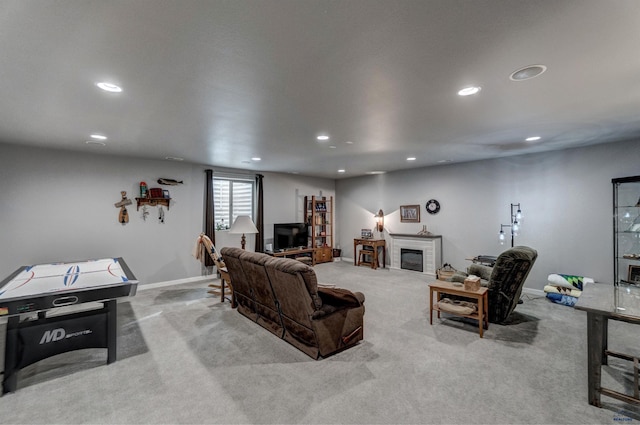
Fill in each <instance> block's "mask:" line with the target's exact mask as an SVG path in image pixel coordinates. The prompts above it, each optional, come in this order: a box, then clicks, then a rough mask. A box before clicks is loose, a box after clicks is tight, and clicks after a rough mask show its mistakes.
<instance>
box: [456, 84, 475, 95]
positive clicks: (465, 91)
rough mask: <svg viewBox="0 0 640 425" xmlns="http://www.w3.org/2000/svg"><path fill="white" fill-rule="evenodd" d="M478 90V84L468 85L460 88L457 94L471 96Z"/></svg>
mask: <svg viewBox="0 0 640 425" xmlns="http://www.w3.org/2000/svg"><path fill="white" fill-rule="evenodd" d="M479 91H480V87H479V86H469V87H465V88H463V89H461V90H460V91H459V92H458V94H459V95H460V96H471V95H472V94H476V93H478V92H479Z"/></svg>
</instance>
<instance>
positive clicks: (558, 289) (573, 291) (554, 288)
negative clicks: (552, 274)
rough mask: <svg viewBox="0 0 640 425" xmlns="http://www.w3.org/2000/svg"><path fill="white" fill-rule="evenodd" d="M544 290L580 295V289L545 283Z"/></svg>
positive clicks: (572, 295) (553, 292) (574, 295)
mask: <svg viewBox="0 0 640 425" xmlns="http://www.w3.org/2000/svg"><path fill="white" fill-rule="evenodd" d="M544 292H547V293H552V294H561V295H569V296H571V297H576V298H577V297H579V296H580V295H582V291H580V290H578V289H573V288H572V289H569V288H564V287H562V286H554V285H545V287H544Z"/></svg>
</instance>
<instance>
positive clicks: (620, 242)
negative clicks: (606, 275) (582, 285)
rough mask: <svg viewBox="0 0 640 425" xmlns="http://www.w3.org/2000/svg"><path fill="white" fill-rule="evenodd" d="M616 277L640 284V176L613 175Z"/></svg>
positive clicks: (615, 281) (617, 282)
mask: <svg viewBox="0 0 640 425" xmlns="http://www.w3.org/2000/svg"><path fill="white" fill-rule="evenodd" d="M611 183H613V279H614V283H615V284H616V285H619V284H620V283H623V284H635V285H640V176H633V177H622V178H617V179H612V180H611Z"/></svg>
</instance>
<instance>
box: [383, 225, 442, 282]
mask: <svg viewBox="0 0 640 425" xmlns="http://www.w3.org/2000/svg"><path fill="white" fill-rule="evenodd" d="M389 237H391V250H390V251H391V266H390V267H391V269H397V270H401V267H400V252H401V249H403V248H404V249H413V250H421V251H422V262H423V265H422V273H423V274H426V275H430V277H433V278H435V277H436V270H437V269H439V268H440V267H441V266H442V236H440V235H428V236H426V235H415V234H414V235H412V234H406V233H390V234H389Z"/></svg>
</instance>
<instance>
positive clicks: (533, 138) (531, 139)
mask: <svg viewBox="0 0 640 425" xmlns="http://www.w3.org/2000/svg"><path fill="white" fill-rule="evenodd" d="M540 139H541V137H540V136H531V137H527V138H526V139H524V140H526V141H527V142H535V141H536V140H540Z"/></svg>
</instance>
